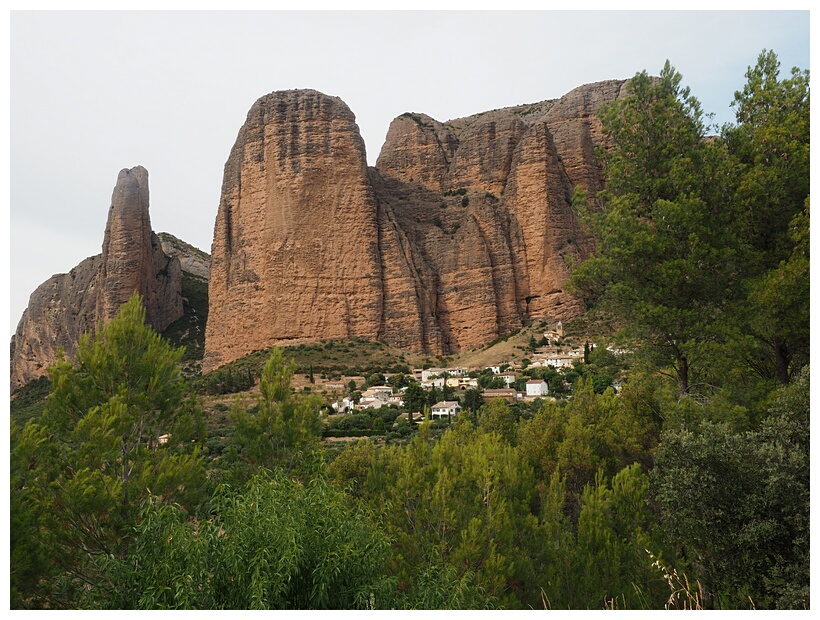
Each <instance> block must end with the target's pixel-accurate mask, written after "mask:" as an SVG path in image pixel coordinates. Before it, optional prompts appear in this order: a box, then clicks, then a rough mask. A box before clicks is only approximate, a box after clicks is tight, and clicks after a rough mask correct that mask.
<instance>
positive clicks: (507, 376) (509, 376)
mask: <svg viewBox="0 0 820 620" xmlns="http://www.w3.org/2000/svg"><path fill="white" fill-rule="evenodd" d="M498 376H499V377H500V378H501V379H503V380H504V383H506V384H507V387H509V386H511V385H512V384H513V383H515V373H514V372H501V373H498Z"/></svg>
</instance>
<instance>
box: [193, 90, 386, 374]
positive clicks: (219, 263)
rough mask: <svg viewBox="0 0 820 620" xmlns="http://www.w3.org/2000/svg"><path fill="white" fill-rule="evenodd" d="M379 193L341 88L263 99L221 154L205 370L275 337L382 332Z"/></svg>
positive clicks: (285, 339) (275, 341) (283, 339)
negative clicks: (222, 164)
mask: <svg viewBox="0 0 820 620" xmlns="http://www.w3.org/2000/svg"><path fill="white" fill-rule="evenodd" d="M376 204H377V203H376V196H375V194H374V193H373V188H372V187H371V185H370V183H369V181H368V177H367V160H366V158H365V150H364V142H363V141H362V139H361V136H360V134H359V130H358V127H357V126H356V123H355V117H354V116H353V113H352V112H351V111H350V109H349V108H348V107H347V106H346V105H345V104H344V103H343V102H342V101H341V100H340V99H339V98H337V97H329V96H327V95H324V94H322V93H319V92H316V91H312V90H305V91H282V92H275V93H271V94H270V95H267V96H265V97H262V98H261V99H259V100H258V101H257V102H256V103H255V104H254V105H253V107H252V108H251V110H250V112H249V113H248V117H247V120H246V121H245V124H244V125H243V126H242V128H241V129H240V131H239V135H238V136H237V139H236V143H235V144H234V146H233V149H232V150H231V154H230V157H229V158H228V161H227V163H226V164H225V175H224V180H223V185H222V199H221V201H220V204H219V211H218V214H217V219H216V226H215V230H214V242H213V246H212V251H211V279H210V283H209V291H208V297H209V314H208V326H207V329H206V335H205V343H206V344H205V357H204V359H203V370H208V369H212V368H215V367H217V366H220V365H222V364H224V363H226V362H229V361H231V360H233V359H236V358H237V357H241V356H242V355H245V354H246V353H248V352H250V351H253V350H255V349H260V348H265V347H269V346H272V345H274V344H278V343H282V342H288V341H291V342H292V341H299V340H304V339H315V338H347V337H354V336H358V337H362V338H368V339H377V338H379V337H380V336H381V332H380V328H381V322H382V321H381V318H382V288H383V287H382V276H381V264H380V262H379V245H378V244H379V234H378V215H377V211H376Z"/></svg>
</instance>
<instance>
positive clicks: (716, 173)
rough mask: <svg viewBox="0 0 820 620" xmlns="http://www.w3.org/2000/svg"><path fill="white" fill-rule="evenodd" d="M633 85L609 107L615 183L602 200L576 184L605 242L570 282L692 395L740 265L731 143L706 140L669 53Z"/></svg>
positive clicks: (608, 154)
mask: <svg viewBox="0 0 820 620" xmlns="http://www.w3.org/2000/svg"><path fill="white" fill-rule="evenodd" d="M628 88H629V96H628V97H626V98H623V99H618V100H616V101H613V102H612V103H610V104H608V105H606V106H605V107H603V110H602V112H601V119H602V121H603V124H604V130H605V131H606V132H607V134H608V135H609V136H610V138H611V140H612V149H611V150H607V151H602V156H603V160H604V164H605V175H606V182H607V188H606V190H605V191H604V192H602V193H601V194H600V195H599V196H598V199H597V205H598V206H597V207H596V208H595V209H590V208H587V207H586V206H584V205H585V200H584V199H583V195H582V193H580V192H577V193H576V199H577V202H578V203H579V204H581V207H580V210H581V212H582V215H583V217H584V218H585V220H586V221H587V222H588V223H589V225H590V226H591V228H592V230H593V232H594V234H595V237H596V241H597V249H596V254H595V256H594V257H592V258H590V259H589V260H587V261H585V262H583V263H581V264H580V265H579V266H578V267H577V268H576V269H575V270H574V271H573V274H572V283H573V286H574V287H575V290H576V291H577V292H579V293H580V294H581V295H582V296H583V297H584V298H585V299H586V301H587V302H588V303H595V302H597V303H599V304H602V305H608V306H609V307H610V308H611V310H612V311H613V312H615V313H616V315H617V316H618V317H619V318H620V319H621V320H622V324H623V325H624V326H626V329H625V330H624V332H625V334H627V335H629V336H631V338H632V340H633V341H634V342H639V343H641V345H642V346H641V354H643V355H647V354H649V355H652V356H654V357H655V360H656V364H657V366H658V367H659V369H660V370H661V371H662V372H666V371H667V369H669V372H670V376H671V377H672V378H674V380H675V381H676V382H677V385H678V391H679V394H680V395H686V394H689V392H690V389H691V387H692V384H693V381H692V371H693V369H692V362H693V360H695V359H697V356H698V353H699V349H700V346H701V344H702V343H703V342H704V341H708V340H709V339H710V338H712V337H713V332H714V328H713V323H715V322H716V321H717V319H718V317H719V315H720V308H721V303H722V301H723V297H724V295H725V291H726V289H727V283H728V282H729V280H730V278H731V276H732V274H733V273H735V271H736V269H737V268H736V256H735V252H734V250H733V249H732V247H731V245H730V244H729V243H728V241H727V235H728V234H729V233H728V228H729V227H728V223H729V210H727V209H726V208H725V198H724V196H723V194H722V193H721V191H720V190H721V184H720V183H719V179H720V178H721V174H722V172H721V171H722V170H723V167H724V162H725V149H724V148H723V147H722V146H721V145H720V144H718V143H716V142H715V141H710V140H705V139H704V138H705V129H706V126H705V124H704V119H703V114H702V112H701V108H700V104H699V102H698V101H697V99H695V98H694V97H692V96H691V95H690V93H689V89H688V88H683V87H682V86H681V76H680V74H679V73H678V72H677V71H675V70H674V68H673V67H672V66H671V65H670V64H669V63H668V62H667V63H666V65H665V66H664V69H663V71H661V75H660V77H659V78H657V79H655V78H652V77H650V76H649V75H647V73H646V72H643V73H639V74H638V75H636V76H635V77H634V78H632V80H630V82H629V87H628Z"/></svg>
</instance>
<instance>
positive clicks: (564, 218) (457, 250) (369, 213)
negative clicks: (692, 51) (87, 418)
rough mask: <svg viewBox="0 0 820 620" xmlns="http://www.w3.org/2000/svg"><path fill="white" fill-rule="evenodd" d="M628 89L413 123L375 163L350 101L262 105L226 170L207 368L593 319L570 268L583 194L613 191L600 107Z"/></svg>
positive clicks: (431, 346)
mask: <svg viewBox="0 0 820 620" xmlns="http://www.w3.org/2000/svg"><path fill="white" fill-rule="evenodd" d="M623 84H624V82H623V81H611V82H602V83H599V84H591V85H586V86H583V87H580V88H579V89H576V90H575V91H573V92H571V93H569V94H568V95H566V96H565V97H562V98H561V99H559V100H555V101H544V102H540V103H536V104H528V105H521V106H516V107H512V108H505V109H501V110H493V111H491V112H486V113H482V114H476V115H474V116H470V117H467V118H462V119H456V120H452V121H448V122H445V123H441V122H439V121H436V120H434V119H432V118H430V117H429V116H426V115H424V114H415V113H406V114H403V115H401V116H399V117H398V118H396V119H395V120H394V121H393V123H391V126H390V129H389V130H388V134H387V139H386V141H385V144H384V146H383V148H382V150H381V153H380V155H379V158H378V160H377V164H376V167H375V169H370V170H369V171H368V170H367V169H366V166H365V156H364V147H363V144H362V142H361V138H360V137H359V134H358V129H357V128H356V125H355V122H354V117H353V114H352V113H351V112H350V110H349V109H348V108H347V106H345V105H344V104H343V103H342V102H341V101H340V100H339V99H337V98H335V97H328V96H326V95H322V94H320V93H317V92H315V91H287V92H277V93H272V94H270V95H267V96H266V97H263V98H261V99H260V100H259V101H257V102H256V104H254V106H253V108H252V109H251V111H250V112H249V114H248V119H247V121H246V123H245V125H244V126H243V127H242V129H241V130H240V132H239V136H238V137H237V141H236V144H235V145H234V148H233V150H232V151H231V155H230V158H229V159H228V162H227V164H226V166H225V177H224V182H223V192H222V200H221V202H220V208H219V214H218V216H217V221H216V226H215V235H214V245H213V252H212V255H213V258H212V266H211V287H210V292H209V296H210V315H209V321H208V328H207V337H206V353H205V360H204V363H203V369H204V370H206V371H207V370H211V369H213V368H216V367H218V366H220V365H222V364H224V363H227V362H229V361H231V360H233V359H237V358H238V357H241V356H242V355H245V354H247V353H250V352H251V351H254V350H256V349H261V348H265V347H269V346H271V345H273V344H280V343H284V342H287V341H298V340H311V339H321V338H344V337H350V336H361V337H364V338H379V339H382V340H384V341H385V342H387V343H388V344H391V345H393V346H396V347H400V348H404V349H409V350H413V351H417V352H424V353H428V354H430V353H432V354H444V353H449V352H452V351H457V350H460V349H465V348H470V347H475V346H479V345H483V344H485V343H486V342H488V341H490V340H492V339H494V338H496V337H497V336H498V335H500V334H504V333H507V332H509V331H511V330H513V329H516V328H518V327H520V326H521V325H522V324H524V323H525V322H526V321H528V320H530V319H533V318H546V319H555V318H560V319H566V318H569V317H571V316H573V315H576V314H577V313H579V312H580V311H581V310H582V307H581V304H580V302H578V301H577V300H575V299H573V298H572V297H571V296H570V295H569V294H568V293H566V292H565V291H564V290H563V283H564V281H565V280H566V277H567V275H568V268H567V260H568V259H569V257H570V256H572V257H574V258H583V257H584V256H586V255H587V253H588V252H589V251H590V249H591V244H592V240H591V238H590V237H589V235H588V234H586V233H584V231H583V230H582V229H581V228H580V226H579V223H578V221H577V219H576V217H575V216H574V214H573V213H572V211H571V208H570V200H571V196H572V192H573V188H574V186H576V185H581V186H582V187H584V188H586V189H587V190H588V191H591V192H592V191H597V190H598V189H600V188H601V187H602V184H603V180H602V177H601V171H600V169H599V167H598V165H597V164H596V162H595V160H594V149H595V147H596V146H598V145H603V144H604V142H603V137H602V134H601V127H600V121H599V120H598V118H597V116H596V110H597V107H598V105H599V104H600V103H601V102H604V101H609V100H612V99H614V98H616V97H619V96H622V89H623Z"/></svg>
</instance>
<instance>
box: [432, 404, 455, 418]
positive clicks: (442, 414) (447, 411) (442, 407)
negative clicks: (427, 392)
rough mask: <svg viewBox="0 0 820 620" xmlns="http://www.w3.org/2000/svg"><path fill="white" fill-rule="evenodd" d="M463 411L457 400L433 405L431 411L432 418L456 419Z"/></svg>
mask: <svg viewBox="0 0 820 620" xmlns="http://www.w3.org/2000/svg"><path fill="white" fill-rule="evenodd" d="M459 411H461V405H459V404H458V401H456V400H442V401H440V402H437V403H436V404H435V405H433V407H432V409H431V410H430V417H431V418H454V417H456V416H457V415H458V412H459Z"/></svg>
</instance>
